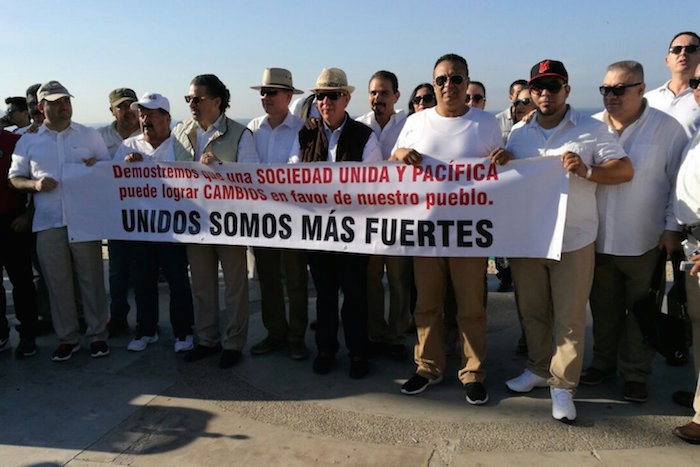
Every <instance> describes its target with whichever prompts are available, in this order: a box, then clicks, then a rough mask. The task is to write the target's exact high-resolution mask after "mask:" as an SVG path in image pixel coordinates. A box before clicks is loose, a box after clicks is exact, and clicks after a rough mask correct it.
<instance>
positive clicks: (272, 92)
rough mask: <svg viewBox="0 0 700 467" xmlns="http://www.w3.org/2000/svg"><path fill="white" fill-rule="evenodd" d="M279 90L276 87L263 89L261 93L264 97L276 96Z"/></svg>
mask: <svg viewBox="0 0 700 467" xmlns="http://www.w3.org/2000/svg"><path fill="white" fill-rule="evenodd" d="M277 92H278V91H277V90H276V89H261V90H260V95H261V96H262V97H265V96H270V97H275V96H276V95H277Z"/></svg>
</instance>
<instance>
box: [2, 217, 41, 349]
mask: <svg viewBox="0 0 700 467" xmlns="http://www.w3.org/2000/svg"><path fill="white" fill-rule="evenodd" d="M10 221H11V218H9V217H8V216H0V245H2V247H0V278H1V277H2V268H4V269H5V271H7V276H8V277H9V279H10V282H11V283H12V300H13V303H14V308H15V315H16V317H17V320H18V321H19V322H20V325H19V326H18V327H17V331H18V332H19V335H20V338H21V339H33V338H34V337H36V326H37V319H38V309H37V301H36V289H35V288H34V272H33V271H32V245H33V237H32V233H31V232H23V233H18V232H15V231H13V230H12V229H11V228H10ZM0 288H1V289H2V293H1V294H0V338H3V339H5V338H7V337H8V336H9V331H10V328H9V323H8V321H7V316H6V315H5V314H6V312H7V303H6V299H5V290H4V288H2V286H1V283H0Z"/></svg>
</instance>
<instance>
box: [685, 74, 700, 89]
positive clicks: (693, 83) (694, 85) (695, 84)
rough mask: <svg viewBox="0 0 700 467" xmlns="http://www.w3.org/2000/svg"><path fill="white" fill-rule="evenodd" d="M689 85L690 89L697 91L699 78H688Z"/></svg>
mask: <svg viewBox="0 0 700 467" xmlns="http://www.w3.org/2000/svg"><path fill="white" fill-rule="evenodd" d="M688 84H690V87H691V88H693V89H697V88H698V86H699V85H700V76H695V77H693V78H690V81H689V82H688Z"/></svg>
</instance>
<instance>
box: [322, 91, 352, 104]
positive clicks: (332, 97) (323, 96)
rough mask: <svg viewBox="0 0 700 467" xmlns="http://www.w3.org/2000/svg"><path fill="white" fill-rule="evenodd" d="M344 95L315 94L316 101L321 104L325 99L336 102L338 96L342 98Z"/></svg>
mask: <svg viewBox="0 0 700 467" xmlns="http://www.w3.org/2000/svg"><path fill="white" fill-rule="evenodd" d="M344 94H345V93H344V92H317V93H316V100H317V101H319V102H321V101H323V100H324V99H325V98H326V97H327V98H329V99H330V100H332V101H337V100H338V99H339V98H340V96H343V95H344Z"/></svg>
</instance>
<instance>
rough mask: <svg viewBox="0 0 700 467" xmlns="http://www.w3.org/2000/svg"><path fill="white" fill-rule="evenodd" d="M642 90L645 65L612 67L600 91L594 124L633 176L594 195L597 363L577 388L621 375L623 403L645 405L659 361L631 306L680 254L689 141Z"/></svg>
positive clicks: (632, 63)
mask: <svg viewBox="0 0 700 467" xmlns="http://www.w3.org/2000/svg"><path fill="white" fill-rule="evenodd" d="M644 88H645V84H644V70H643V68H642V65H641V64H640V63H638V62H635V61H631V60H627V61H621V62H616V63H613V64H612V65H610V66H609V67H608V69H607V72H606V73H605V77H604V78H603V85H602V86H600V93H601V95H602V96H603V104H604V106H605V111H603V112H601V113H599V114H597V115H595V118H597V119H599V120H601V121H603V122H604V123H606V124H607V126H608V130H609V132H610V133H611V134H613V135H615V136H616V137H617V138H618V140H619V142H620V144H621V145H622V147H623V148H624V150H625V152H626V153H627V155H628V156H629V158H630V160H631V161H632V164H633V165H634V167H635V176H634V178H633V179H632V180H631V181H630V182H628V183H623V184H620V185H599V186H598V189H597V191H596V199H597V205H598V237H597V239H596V243H595V247H596V255H595V269H594V275H593V286H592V289H591V294H590V306H591V312H592V315H593V339H594V344H593V361H592V363H591V366H590V367H589V368H588V369H587V370H586V371H584V372H583V373H582V374H581V380H580V382H581V384H587V385H594V384H599V383H600V382H602V381H603V379H605V378H607V377H610V376H614V375H615V372H616V371H619V372H620V374H621V376H622V378H623V379H624V382H625V385H624V398H625V400H628V401H632V402H645V401H646V400H647V398H648V393H649V390H648V386H647V381H648V379H649V376H650V375H651V361H652V359H653V357H654V355H655V351H654V349H653V348H651V347H650V346H649V345H647V344H645V343H644V341H643V338H642V333H641V330H640V327H639V323H638V321H637V319H636V317H635V315H634V313H633V312H632V306H633V305H634V303H635V302H636V301H638V300H640V299H641V298H643V297H644V296H645V295H646V293H647V291H648V289H649V284H650V283H651V281H652V276H653V272H654V270H655V267H656V265H657V263H659V261H663V260H664V259H665V258H666V255H667V254H670V253H671V252H673V251H676V250H678V249H679V248H680V240H681V238H680V226H679V225H678V223H677V222H676V219H675V216H674V213H673V193H674V186H675V178H676V174H677V172H678V167H679V164H680V161H681V154H682V151H683V148H684V147H685V144H686V143H687V140H688V138H687V137H686V135H685V132H684V131H683V127H682V126H681V124H680V123H678V121H676V120H675V119H674V118H673V117H671V116H670V115H667V114H665V113H664V112H662V111H660V110H657V109H654V108H652V107H651V106H649V105H648V103H647V101H646V99H645V98H644ZM640 213H644V215H640ZM660 256H662V258H660Z"/></svg>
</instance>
